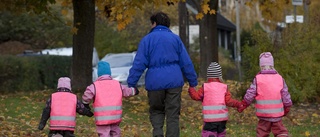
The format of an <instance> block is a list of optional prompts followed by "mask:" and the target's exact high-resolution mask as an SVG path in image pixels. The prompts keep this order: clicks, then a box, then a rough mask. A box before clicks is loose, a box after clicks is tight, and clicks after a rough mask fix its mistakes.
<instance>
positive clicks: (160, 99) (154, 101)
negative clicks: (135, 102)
mask: <svg viewBox="0 0 320 137" xmlns="http://www.w3.org/2000/svg"><path fill="white" fill-rule="evenodd" d="M181 92H182V87H179V88H171V89H165V90H158V91H148V98H149V107H150V108H149V113H150V122H151V124H152V127H153V137H163V125H164V120H166V137H179V136H180V126H179V116H180V108H181Z"/></svg>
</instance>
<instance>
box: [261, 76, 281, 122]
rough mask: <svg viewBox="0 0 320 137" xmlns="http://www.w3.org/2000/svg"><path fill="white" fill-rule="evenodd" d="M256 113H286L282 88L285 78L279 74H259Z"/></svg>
mask: <svg viewBox="0 0 320 137" xmlns="http://www.w3.org/2000/svg"><path fill="white" fill-rule="evenodd" d="M256 81H257V96H256V98H255V99H256V104H255V107H256V115H257V116H260V117H281V116H283V115H284V109H283V103H282V98H281V93H280V92H281V90H282V88H283V79H282V77H281V76H280V75H279V74H258V75H257V76H256Z"/></svg>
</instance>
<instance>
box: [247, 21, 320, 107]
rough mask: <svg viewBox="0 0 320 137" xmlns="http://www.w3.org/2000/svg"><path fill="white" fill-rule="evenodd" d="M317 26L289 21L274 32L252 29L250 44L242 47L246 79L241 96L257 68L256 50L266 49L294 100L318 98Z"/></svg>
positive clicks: (318, 60)
mask: <svg viewBox="0 0 320 137" xmlns="http://www.w3.org/2000/svg"><path fill="white" fill-rule="evenodd" d="M319 30H320V28H319V27H318V26H316V25H304V24H291V26H290V27H288V28H286V29H285V30H283V31H282V32H281V37H278V38H279V39H278V41H277V40H275V39H274V36H275V35H272V34H271V35H269V34H267V33H265V32H263V31H256V30H254V31H251V39H252V40H253V41H254V42H253V43H252V45H246V46H244V48H243V54H242V68H243V73H244V77H245V83H246V84H244V85H243V86H244V87H243V88H242V90H241V96H243V95H244V93H245V90H246V89H247V88H249V84H250V83H251V82H252V79H253V78H254V76H255V75H256V74H257V73H258V72H259V54H260V53H262V52H266V51H269V52H271V53H272V54H273V56H274V63H275V69H276V70H277V71H278V73H279V74H281V75H282V76H283V78H284V79H285V81H286V84H287V86H288V88H289V93H290V94H291V99H292V100H293V101H294V102H313V101H320V100H319V98H320V90H319V87H320V56H319V55H320V47H319V44H320V34H319Z"/></svg>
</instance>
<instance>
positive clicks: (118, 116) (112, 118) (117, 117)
mask: <svg viewBox="0 0 320 137" xmlns="http://www.w3.org/2000/svg"><path fill="white" fill-rule="evenodd" d="M95 118H96V120H97V121H101V120H117V119H120V118H121V115H113V116H95Z"/></svg>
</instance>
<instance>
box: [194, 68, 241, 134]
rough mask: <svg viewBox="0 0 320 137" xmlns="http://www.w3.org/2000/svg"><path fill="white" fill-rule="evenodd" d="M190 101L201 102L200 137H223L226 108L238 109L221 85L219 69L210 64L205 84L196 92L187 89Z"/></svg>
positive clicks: (225, 87) (235, 101)
mask: <svg viewBox="0 0 320 137" xmlns="http://www.w3.org/2000/svg"><path fill="white" fill-rule="evenodd" d="M188 91H189V95H190V96H191V98H192V99H194V100H197V101H202V106H203V110H202V113H203V120H204V125H203V129H202V137H225V136H226V124H227V121H228V108H227V106H228V107H240V106H239V105H240V104H241V103H240V102H239V101H237V100H234V99H232V97H231V93H230V92H229V90H228V86H227V85H226V84H224V83H223V79H222V71H221V67H220V65H219V64H218V63H216V62H212V63H211V64H210V65H209V67H208V69H207V82H206V83H204V84H203V85H202V88H200V89H199V90H198V91H196V89H195V88H192V87H190V88H189V90H188Z"/></svg>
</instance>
